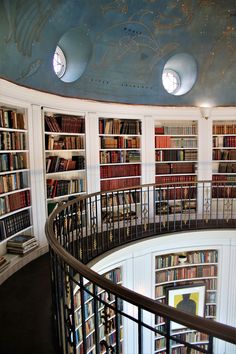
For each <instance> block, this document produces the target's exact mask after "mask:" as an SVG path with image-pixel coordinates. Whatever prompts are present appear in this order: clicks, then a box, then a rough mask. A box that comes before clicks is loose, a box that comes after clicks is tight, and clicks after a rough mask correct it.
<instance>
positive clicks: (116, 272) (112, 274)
mask: <svg viewBox="0 0 236 354" xmlns="http://www.w3.org/2000/svg"><path fill="white" fill-rule="evenodd" d="M103 276H104V277H105V278H106V279H109V280H111V281H112V282H113V283H115V284H118V283H121V282H122V272H121V269H120V268H115V269H113V270H112V271H109V272H107V273H105V274H103Z"/></svg>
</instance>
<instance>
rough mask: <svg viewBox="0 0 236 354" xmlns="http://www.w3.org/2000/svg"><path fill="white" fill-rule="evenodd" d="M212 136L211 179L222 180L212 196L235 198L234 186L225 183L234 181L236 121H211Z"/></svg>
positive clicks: (235, 173) (235, 172)
mask: <svg viewBox="0 0 236 354" xmlns="http://www.w3.org/2000/svg"><path fill="white" fill-rule="evenodd" d="M212 137H213V140H212V144H213V146H212V180H213V181H221V182H223V183H222V188H218V189H217V191H216V189H214V188H213V190H212V197H213V198H217V199H221V198H222V199H223V198H236V188H229V187H227V183H226V184H225V182H235V181H236V121H235V120H229V121H213V125H212Z"/></svg>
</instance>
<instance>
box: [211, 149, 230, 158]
mask: <svg viewBox="0 0 236 354" xmlns="http://www.w3.org/2000/svg"><path fill="white" fill-rule="evenodd" d="M212 159H213V160H236V150H213V151H212Z"/></svg>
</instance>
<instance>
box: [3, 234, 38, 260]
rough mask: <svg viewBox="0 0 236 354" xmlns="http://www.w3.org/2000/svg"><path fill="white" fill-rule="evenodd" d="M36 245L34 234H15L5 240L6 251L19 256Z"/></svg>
mask: <svg viewBox="0 0 236 354" xmlns="http://www.w3.org/2000/svg"><path fill="white" fill-rule="evenodd" d="M37 246H38V241H37V240H36V238H35V236H29V235H17V236H14V237H13V238H11V239H10V240H9V241H7V252H9V253H15V254H19V255H21V256H23V255H25V254H27V253H29V252H31V251H32V250H34V249H35V248H36V247H37Z"/></svg>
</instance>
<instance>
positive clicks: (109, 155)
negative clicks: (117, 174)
mask: <svg viewBox="0 0 236 354" xmlns="http://www.w3.org/2000/svg"><path fill="white" fill-rule="evenodd" d="M140 158H141V156H140V151H135V150H133V151H130V150H129V151H125V150H121V151H100V163H101V164H107V163H129V162H140Z"/></svg>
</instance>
